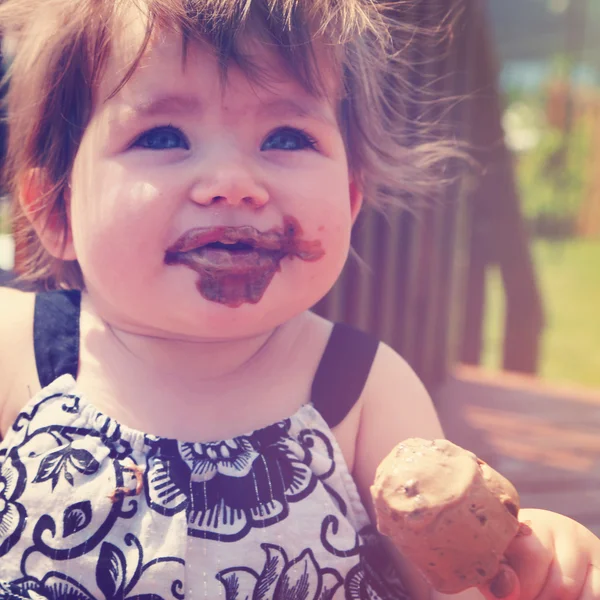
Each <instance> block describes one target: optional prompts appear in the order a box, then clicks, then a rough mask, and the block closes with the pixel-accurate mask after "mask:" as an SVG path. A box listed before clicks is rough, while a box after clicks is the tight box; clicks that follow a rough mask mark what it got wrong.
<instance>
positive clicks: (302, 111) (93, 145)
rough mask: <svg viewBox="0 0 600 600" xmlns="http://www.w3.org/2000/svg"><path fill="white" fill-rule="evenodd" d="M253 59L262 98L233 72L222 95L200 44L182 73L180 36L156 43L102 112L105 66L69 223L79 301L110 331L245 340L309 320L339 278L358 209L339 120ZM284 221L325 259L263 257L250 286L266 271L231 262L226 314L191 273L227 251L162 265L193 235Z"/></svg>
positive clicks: (113, 77) (109, 85)
mask: <svg viewBox="0 0 600 600" xmlns="http://www.w3.org/2000/svg"><path fill="white" fill-rule="evenodd" d="M258 51H259V52H262V53H263V54H264V56H263V55H262V54H261V55H260V57H261V66H262V67H263V68H265V72H266V74H267V75H268V77H269V84H268V86H267V88H268V89H267V88H263V87H260V86H259V85H258V84H256V83H252V82H251V81H249V80H248V79H247V78H246V76H245V75H244V74H243V73H242V72H241V71H240V70H238V69H237V68H236V67H233V66H232V67H231V69H230V71H229V76H228V80H227V83H226V85H225V87H224V88H223V87H222V84H221V78H220V74H219V70H218V65H217V64H216V61H215V60H214V59H213V57H212V55H211V54H210V53H209V52H208V51H207V50H205V49H202V48H200V47H198V46H196V45H191V46H190V47H189V50H188V55H187V60H186V62H185V66H183V63H182V56H181V42H180V40H179V39H178V38H177V37H176V36H172V37H169V36H164V37H163V38H161V40H160V41H157V42H156V43H154V44H153V45H152V47H151V48H150V49H149V51H148V53H147V54H146V56H145V57H144V60H143V62H142V64H141V65H140V67H139V68H138V69H137V71H136V73H135V74H134V76H133V78H132V79H131V80H129V82H128V83H127V84H126V85H125V86H124V87H123V88H122V89H121V90H120V91H119V93H118V94H117V95H116V96H115V97H113V98H110V99H108V100H106V101H104V102H103V101H102V99H104V98H107V97H108V96H109V95H110V92H111V91H112V90H113V89H114V87H115V86H116V84H117V83H118V81H119V78H120V77H121V76H122V70H121V69H122V68H123V65H122V64H119V62H118V61H117V60H116V59H113V60H112V62H111V63H110V64H109V65H108V69H107V74H106V76H105V78H104V81H103V82H102V84H101V86H100V89H99V94H98V98H99V101H98V102H97V107H96V109H95V110H94V113H93V115H92V119H91V122H90V125H89V127H88V129H87V130H86V132H85V135H84V137H83V140H82V143H81V146H80V150H79V152H78V155H77V158H76V161H75V165H74V169H73V175H72V181H71V198H70V215H69V216H70V224H71V231H72V238H73V248H74V253H75V256H76V258H77V260H78V261H79V264H80V266H81V269H82V271H83V274H84V279H85V283H86V287H87V290H88V292H89V294H90V296H91V297H92V298H93V300H94V302H95V304H96V306H97V307H98V309H99V310H100V312H101V313H102V314H103V315H104V316H105V318H107V319H108V320H109V321H112V322H114V323H117V324H120V325H121V326H125V327H129V328H130V329H133V330H135V331H140V332H157V331H158V332H166V333H170V334H175V335H177V336H184V337H186V336H188V335H189V336H191V337H205V336H206V337H226V338H230V337H233V336H243V335H248V334H251V333H254V332H258V331H264V330H267V329H268V328H270V327H273V326H275V325H278V324H280V323H282V322H284V321H286V320H287V319H289V318H291V317H292V316H294V315H296V314H298V313H300V312H302V311H303V310H306V309H307V308H309V307H310V306H312V305H313V304H314V303H315V302H317V301H318V300H319V299H320V298H321V297H322V296H323V295H325V294H326V293H327V291H328V290H329V289H330V287H331V286H332V285H333V283H334V282H335V280H336V279H337V277H338V275H339V273H340V271H341V269H342V267H343V265H344V262H345V260H346V258H347V253H348V249H349V243H350V229H351V226H352V222H353V219H354V217H355V216H356V213H357V212H358V210H359V208H360V200H361V199H360V194H359V191H358V190H357V189H356V186H354V185H353V184H352V182H351V177H350V176H349V173H348V166H347V157H346V151H345V147H344V142H343V138H342V134H341V131H340V128H339V125H338V122H337V119H336V113H337V107H336V106H335V102H333V101H330V100H327V99H317V98H314V97H312V96H310V95H309V94H308V93H307V92H306V91H305V90H304V89H303V88H302V87H301V86H300V84H298V83H296V82H294V81H293V80H291V79H290V78H289V77H287V76H285V75H284V73H283V71H282V70H281V69H280V68H279V67H278V65H277V61H276V59H274V58H273V57H270V56H268V55H267V54H266V53H265V52H264V50H262V51H261V50H258ZM332 85H333V83H332ZM290 219H291V220H292V221H294V220H295V221H296V222H297V223H298V224H299V226H300V228H301V230H302V231H303V233H302V236H301V238H302V240H306V241H309V242H312V243H313V245H312V248H316V249H317V250H318V251H317V252H315V253H314V256H313V257H312V258H316V257H317V255H321V256H320V258H317V259H316V260H312V261H307V260H303V259H302V258H298V257H297V256H296V257H293V256H292V255H291V254H288V255H287V256H284V257H283V258H281V253H279V254H278V255H277V256H271V255H268V252H267V251H266V250H265V249H263V250H265V252H266V253H267V255H268V256H267V259H266V260H267V263H268V268H267V271H265V272H262V271H261V272H260V273H259V275H260V276H257V281H256V282H255V281H254V280H253V279H252V278H253V277H254V275H253V273H255V271H256V269H258V270H259V271H260V268H262V267H256V265H254V266H251V268H250V270H249V271H247V272H244V267H243V265H244V264H245V263H244V262H243V261H244V260H246V259H240V258H239V257H234V258H233V262H231V261H230V262H231V264H233V267H232V268H233V269H234V271H232V272H235V273H239V272H240V270H241V272H242V276H241V279H240V278H239V277H238V278H237V279H236V277H233V279H232V278H230V279H228V280H227V279H226V280H225V283H223V281H221V283H220V284H219V283H218V284H217V287H219V285H221V286H222V290H221V292H222V294H221V295H222V296H223V295H224V297H225V298H224V302H225V303H223V298H221V302H218V301H215V298H214V293H213V292H214V289H213V290H212V292H210V291H209V292H207V291H206V289H207V285H205V284H206V281H205V280H204V279H202V278H203V277H206V273H205V271H203V270H202V268H200V267H199V266H198V265H202V264H205V263H206V264H208V265H209V267H210V268H214V267H215V262H216V263H219V264H220V261H221V262H222V261H223V257H222V256H221V255H222V253H223V252H224V251H221V255H220V254H219V253H218V252H216V253H215V252H213V254H212V255H210V253H209V256H208V258H207V257H206V256H205V257H204V259H206V260H204V259H203V260H204V262H202V260H200V261H199V262H198V261H196V262H194V260H191V261H190V260H187V261H186V260H180V261H177V260H175V261H172V260H169V259H168V258H167V257H168V256H169V250H170V249H171V250H172V249H173V245H174V244H176V242H177V240H179V239H180V238H181V236H182V235H184V234H185V233H186V232H188V231H190V230H192V229H195V228H217V227H222V226H227V227H236V228H237V227H241V226H251V227H253V228H254V229H256V230H257V231H259V232H266V231H269V230H281V229H282V228H283V225H284V223H289V222H290ZM215 231H217V232H218V231H219V230H218V229H212V230H209V236H210V235H213V236H214V235H215V234H214V232H215ZM233 231H234V234H233V235H234V237H235V235H237V234H238V233H239V232H240V231H242V230H237V229H236V230H233ZM211 232H212V233H211ZM236 232H237V233H236ZM216 235H217V237H218V233H217V234H216ZM192 237H194V236H192ZM200 237H202V236H200ZM279 240H280V242H279V243H280V244H281V245H282V246H285V243H287V242H285V241H281V240H283V238H281V237H280V238H279ZM204 241H205V242H206V240H204ZM288 250H289V246H288ZM265 252H262V255H264V254H265ZM292 254H293V253H292ZM171 258H172V257H171ZM263 258H264V256H263ZM279 258H281V260H280V261H279ZM247 260H248V261H249V262H250V263H252V264H254V263H253V262H252V261H256V256H254V258H253V257H252V256H250V257H248V258H247ZM261 260H262V259H261ZM206 261H208V262H206ZM236 261H237V262H236ZM240 261H241V262H240ZM263 262H264V260H263ZM173 263H174V264H173ZM225 263H226V264H229V263H228V262H227V260H225ZM261 264H262V263H261ZM240 265H241V266H240ZM263 266H264V265H263ZM277 268H278V270H277ZM253 269H254V270H253ZM263 271H264V269H263ZM203 273H204V275H203ZM269 273H270V276H271V277H272V278H270V279H269V277H266V275H268V274H269ZM213 274H214V272H213ZM244 278H246V279H244ZM200 280H202V281H204V284H202V283H201V282H200ZM240 282H241V283H240ZM209 283H210V282H209ZM211 286H212V288H214V281H213V283H212V284H210V285H208V289H210V288H211ZM232 289H233V291H232ZM248 289H252V290H253V292H252V294H249V295H248V294H246V292H245V291H244V290H248ZM211 293H213V296H211ZM219 294H220V293H217V296H219ZM227 294H229V295H230V296H231V297H228V296H227ZM250 297H252V299H250ZM257 300H258V301H257Z"/></svg>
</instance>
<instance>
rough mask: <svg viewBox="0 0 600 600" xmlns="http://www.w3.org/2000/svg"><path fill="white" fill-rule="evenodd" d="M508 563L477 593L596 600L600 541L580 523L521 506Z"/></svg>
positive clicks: (493, 597) (510, 598)
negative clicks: (515, 535) (516, 534)
mask: <svg viewBox="0 0 600 600" xmlns="http://www.w3.org/2000/svg"><path fill="white" fill-rule="evenodd" d="M519 520H520V521H521V523H522V524H523V525H522V526H521V532H520V534H519V535H518V536H517V537H516V538H515V539H514V540H513V542H512V543H511V544H510V546H509V547H508V550H507V551H506V559H507V561H508V564H504V565H503V566H502V569H501V571H500V572H499V573H498V575H497V576H496V577H495V578H494V579H493V580H492V581H491V582H490V583H488V584H487V585H486V586H481V587H480V591H481V592H482V593H483V595H484V596H485V597H486V599H487V600H497V599H498V598H502V599H503V600H534V599H535V600H600V539H598V538H597V537H596V536H595V535H593V534H592V533H591V532H590V531H589V530H587V529H586V528H585V527H583V525H580V524H579V523H576V522H575V521H573V520H571V519H569V518H567V517H564V516H562V515H558V514H556V513H551V512H547V511H543V510H533V509H523V510H521V511H520V513H519Z"/></svg>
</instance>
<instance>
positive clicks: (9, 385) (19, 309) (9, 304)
mask: <svg viewBox="0 0 600 600" xmlns="http://www.w3.org/2000/svg"><path fill="white" fill-rule="evenodd" d="M34 302H35V294H32V293H30V292H22V291H19V290H15V289H12V288H5V287H0V432H4V431H5V430H6V427H7V426H8V425H9V424H10V422H11V419H12V418H13V417H14V416H15V415H16V413H17V412H18V410H20V408H21V407H22V405H23V404H24V403H25V402H23V403H22V404H21V406H16V404H17V402H16V401H15V398H16V394H15V393H14V392H15V389H16V388H17V387H18V386H19V384H20V383H21V382H23V381H24V380H26V379H27V378H29V377H30V374H31V372H32V369H33V372H34V373H35V358H34V356H33V341H32V340H33V311H34ZM26 400H27V398H25V401H26ZM13 404H15V406H12V405H13Z"/></svg>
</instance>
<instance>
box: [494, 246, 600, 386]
mask: <svg viewBox="0 0 600 600" xmlns="http://www.w3.org/2000/svg"><path fill="white" fill-rule="evenodd" d="M532 251H533V256H534V261H535V265H536V270H537V274H538V281H539V285H540V288H541V290H542V297H543V302H544V307H545V313H546V329H545V331H544V335H543V339H542V344H541V357H540V369H539V375H540V376H541V377H542V378H544V379H546V380H548V381H552V382H557V383H558V382H560V383H575V384H580V385H585V386H590V387H596V388H600V240H569V241H566V242H548V241H542V240H536V241H535V242H534V243H533V247H532ZM486 292H487V299H488V302H487V307H486V319H485V325H484V328H485V330H484V348H485V350H484V355H483V357H482V364H483V365H484V366H486V367H488V368H494V369H498V368H500V366H501V364H500V363H501V360H502V347H501V344H502V341H501V340H502V328H503V323H504V295H503V290H502V286H501V281H500V276H499V273H498V271H497V270H493V271H491V272H490V274H489V277H488V281H487V289H486Z"/></svg>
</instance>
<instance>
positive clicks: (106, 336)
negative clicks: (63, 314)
mask: <svg viewBox="0 0 600 600" xmlns="http://www.w3.org/2000/svg"><path fill="white" fill-rule="evenodd" d="M86 304H87V306H86V305H84V310H83V311H82V319H84V320H85V321H84V322H82V327H86V328H87V330H88V331H87V335H86V343H87V344H88V349H89V350H90V351H91V353H92V354H94V355H96V356H102V357H106V356H109V357H110V362H112V363H117V362H118V361H120V360H123V361H126V363H127V364H128V366H129V365H131V367H132V368H134V369H136V370H138V369H139V371H140V374H142V375H143V373H148V374H150V376H153V375H156V376H160V377H162V378H173V379H174V380H177V381H179V382H183V381H188V382H200V381H205V382H209V381H215V382H216V381H218V380H220V379H231V378H232V377H235V376H236V375H241V374H243V372H245V371H246V370H247V369H248V368H249V367H250V366H251V365H252V366H254V365H255V363H256V362H257V361H258V360H259V359H260V357H261V356H262V355H263V354H264V352H265V350H266V348H267V347H269V348H270V347H271V346H273V343H274V342H275V341H276V339H277V338H278V337H279V336H278V332H279V331H280V330H281V329H282V328H283V327H279V328H276V329H272V330H269V331H266V332H261V333H257V334H255V335H251V336H248V337H244V338H236V339H226V340H204V339H187V338H178V337H176V336H175V337H173V336H168V335H166V334H163V333H161V332H154V331H152V332H147V331H140V330H138V329H137V328H135V327H129V326H127V324H120V323H118V324H117V323H112V322H109V321H107V320H105V319H104V318H103V317H102V316H101V315H99V314H98V313H97V312H95V311H94V310H93V308H92V307H91V306H90V305H89V304H88V303H86Z"/></svg>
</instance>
